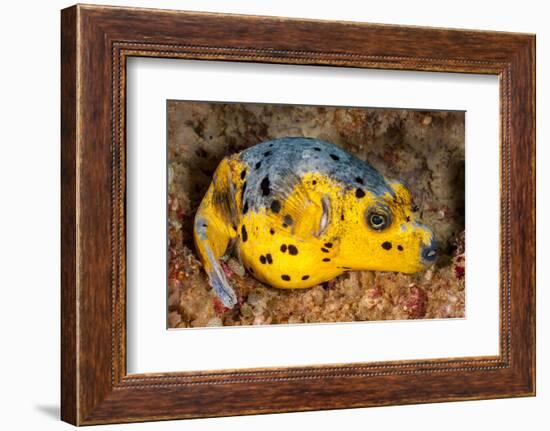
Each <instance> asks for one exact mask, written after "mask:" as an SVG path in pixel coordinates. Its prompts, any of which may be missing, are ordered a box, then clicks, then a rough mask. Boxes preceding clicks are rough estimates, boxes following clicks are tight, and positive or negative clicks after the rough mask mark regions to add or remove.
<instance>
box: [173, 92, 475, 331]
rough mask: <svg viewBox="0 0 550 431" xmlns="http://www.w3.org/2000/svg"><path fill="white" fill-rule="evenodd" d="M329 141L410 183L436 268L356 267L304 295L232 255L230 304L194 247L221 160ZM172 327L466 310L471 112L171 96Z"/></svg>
mask: <svg viewBox="0 0 550 431" xmlns="http://www.w3.org/2000/svg"><path fill="white" fill-rule="evenodd" d="M284 136H306V137H315V138H319V139H324V140H327V141H330V142H333V143H335V144H337V145H339V146H341V147H342V148H344V149H346V150H347V151H349V152H351V153H353V154H355V155H357V156H358V157H360V158H363V159H366V160H368V161H369V163H371V164H372V165H373V166H374V167H375V168H377V169H378V170H379V171H380V172H381V173H383V174H384V175H386V176H387V177H389V178H399V179H402V180H405V181H406V182H407V183H408V185H409V187H410V189H411V191H412V193H413V197H414V204H415V206H416V208H417V210H418V212H419V216H420V218H421V219H422V221H423V222H424V223H425V224H427V225H428V226H430V227H431V228H432V230H433V231H434V232H435V234H436V237H437V238H438V241H439V242H440V244H441V246H442V255H441V257H440V259H439V261H438V263H437V265H436V266H434V267H433V268H430V269H429V270H427V271H426V272H424V273H419V274H415V275H403V274H397V273H381V272H372V271H360V272H350V273H346V274H343V275H342V276H340V277H338V278H336V279H334V280H332V281H330V282H328V283H324V284H323V285H319V286H315V287H313V288H311V289H304V290H279V289H273V288H270V287H268V286H265V285H263V284H262V283H260V282H258V281H257V280H255V279H254V278H253V277H251V276H250V275H249V274H248V273H247V272H246V271H245V270H244V269H243V268H242V266H240V264H239V262H238V260H237V259H235V258H234V257H228V258H227V260H226V261H225V262H224V263H223V267H224V270H225V272H226V274H227V275H228V277H229V279H230V282H231V284H232V285H233V287H234V288H235V290H236V292H237V294H238V296H239V299H240V302H239V304H238V305H237V306H236V307H235V308H234V309H232V310H228V309H226V308H225V307H224V306H223V305H222V304H221V303H220V302H219V300H218V299H217V298H216V297H215V295H214V293H213V292H212V290H211V288H210V286H209V285H208V282H207V278H206V274H205V273H204V271H203V270H202V268H201V263H200V261H199V260H198V259H197V256H196V254H195V252H194V245H193V236H192V220H193V217H194V215H195V211H196V208H197V207H198V205H199V203H200V201H201V199H202V196H203V195H204V193H205V191H206V189H207V187H208V185H209V184H210V181H211V179H212V174H213V172H214V170H215V169H216V167H217V165H218V163H219V162H220V160H221V159H222V158H223V157H224V156H226V155H228V154H232V153H234V152H238V151H240V150H242V149H244V148H247V147H249V146H251V145H254V144H257V143H258V142H262V141H265V140H269V139H274V138H278V137H284ZM168 158H169V160H168V161H169V164H168V214H169V217H168V235H169V250H168V266H169V274H168V307H169V319H168V320H169V327H171V328H177V327H197V326H199V327H200V326H220V325H225V326H230V325H250V324H255V325H262V324H281V323H302V322H307V323H314V322H342V321H357V320H395V319H423V318H452V317H463V316H464V309H465V307H464V300H465V298H464V271H465V269H464V113H462V112H426V111H422V112H420V111H411V110H381V109H350V108H325V107H297V106H273V105H255V104H253V105H246V104H210V103H197V102H192V103H190V102H175V101H171V102H169V103H168Z"/></svg>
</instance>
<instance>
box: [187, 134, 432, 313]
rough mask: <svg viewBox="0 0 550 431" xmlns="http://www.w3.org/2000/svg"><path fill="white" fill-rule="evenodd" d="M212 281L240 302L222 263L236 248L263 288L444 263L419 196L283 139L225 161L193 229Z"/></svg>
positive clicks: (314, 146) (309, 144) (325, 146)
mask: <svg viewBox="0 0 550 431" xmlns="http://www.w3.org/2000/svg"><path fill="white" fill-rule="evenodd" d="M194 238H195V245H196V248H197V251H198V253H199V256H200V258H201V261H202V263H203V265H204V268H205V270H206V272H207V274H208V277H209V282H210V284H211V285H212V287H213V288H214V290H215V292H216V293H217V295H218V297H219V298H220V300H221V301H222V302H223V304H224V305H226V306H227V307H233V306H234V305H235V304H236V303H237V298H236V295H235V293H234V291H233V288H232V287H231V285H230V284H229V282H228V280H227V278H226V277H225V274H224V271H223V270H222V268H221V265H220V262H219V259H220V258H221V257H222V256H223V255H224V254H225V253H226V252H227V250H228V249H230V248H233V247H234V250H235V252H236V255H237V257H238V258H239V259H240V261H241V262H242V264H243V265H244V267H245V268H246V269H247V270H248V272H249V273H250V274H252V275H253V276H254V277H255V278H256V279H258V280H259V281H261V282H263V283H266V284H268V285H270V286H273V287H276V288H281V289H300V288H307V287H311V286H315V285H317V284H319V283H323V282H325V281H328V280H330V279H332V278H334V277H336V276H338V275H340V274H342V273H343V272H344V271H348V270H378V271H399V272H404V273H413V272H417V271H420V270H422V269H424V268H425V267H426V265H428V264H430V263H432V262H433V261H434V260H435V259H436V242H435V240H434V235H433V233H432V232H431V230H430V229H428V228H427V227H426V226H424V225H422V224H420V223H419V222H418V221H417V220H416V218H415V215H414V214H413V212H412V210H411V195H410V192H409V191H408V189H407V188H406V187H405V186H404V185H403V183H401V182H399V181H389V180H387V179H386V178H384V177H383V176H382V175H381V174H380V173H379V172H378V171H376V170H375V169H374V168H373V167H372V166H370V165H369V164H368V163H366V162H365V161H363V160H360V159H358V158H357V157H355V156H353V155H351V154H349V153H347V152H346V151H344V150H342V149H341V148H339V147H337V146H336V145H333V144H331V143H329V142H325V141H321V140H318V139H309V138H282V139H276V140H273V141H268V142H263V143H261V144H258V145H255V146H253V147H250V148H247V149H246V150H243V151H241V152H240V153H237V154H234V155H231V156H229V157H226V158H224V159H223V160H222V161H221V163H220V165H219V166H218V168H217V169H216V172H215V173H214V178H213V181H212V183H211V185H210V187H209V189H208V191H207V192H206V195H205V196H204V198H203V200H202V202H201V204H200V206H199V209H198V211H197V214H196V216H195V223H194Z"/></svg>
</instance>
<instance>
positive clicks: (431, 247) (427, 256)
mask: <svg viewBox="0 0 550 431" xmlns="http://www.w3.org/2000/svg"><path fill="white" fill-rule="evenodd" d="M438 252H439V245H438V243H437V241H436V240H435V239H434V238H433V237H432V239H431V240H430V243H429V244H428V245H424V246H423V247H422V249H421V250H420V256H421V258H422V262H423V263H424V264H425V265H429V264H430V263H434V262H435V261H436V260H437V257H438Z"/></svg>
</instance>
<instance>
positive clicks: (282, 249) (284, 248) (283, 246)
mask: <svg viewBox="0 0 550 431" xmlns="http://www.w3.org/2000/svg"><path fill="white" fill-rule="evenodd" d="M281 251H282V252H283V253H284V252H286V244H283V245H281Z"/></svg>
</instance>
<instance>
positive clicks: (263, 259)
mask: <svg viewBox="0 0 550 431" xmlns="http://www.w3.org/2000/svg"><path fill="white" fill-rule="evenodd" d="M260 262H261V263H262V264H263V265H265V262H266V258H265V256H264V255H263V254H262V255H261V256H260Z"/></svg>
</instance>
